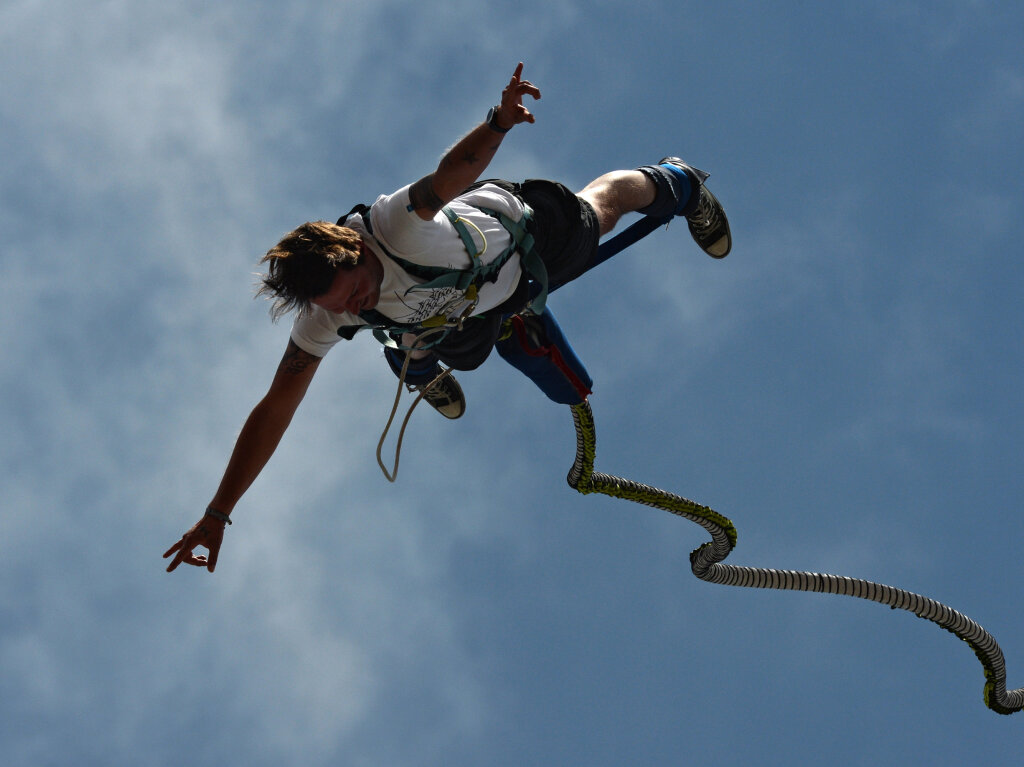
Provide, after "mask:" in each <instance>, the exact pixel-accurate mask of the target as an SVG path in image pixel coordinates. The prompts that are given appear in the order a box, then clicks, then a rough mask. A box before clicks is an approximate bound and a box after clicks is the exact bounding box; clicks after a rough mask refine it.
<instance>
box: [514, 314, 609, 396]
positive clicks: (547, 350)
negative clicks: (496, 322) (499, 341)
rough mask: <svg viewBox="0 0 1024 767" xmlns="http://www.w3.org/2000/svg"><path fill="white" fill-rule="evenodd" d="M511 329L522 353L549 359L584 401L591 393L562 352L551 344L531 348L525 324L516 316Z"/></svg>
mask: <svg viewBox="0 0 1024 767" xmlns="http://www.w3.org/2000/svg"><path fill="white" fill-rule="evenodd" d="M512 327H513V328H515V331H516V338H517V339H518V341H519V345H520V346H521V347H523V351H524V352H526V353H527V354H528V355H530V356H531V357H548V358H550V360H551V361H552V362H553V363H554V365H555V367H556V368H558V369H559V370H560V371H561V372H562V375H564V376H565V377H566V378H567V379H568V381H569V383H570V384H571V385H572V388H573V389H575V390H576V393H577V394H579V395H580V398H581V399H586V398H587V397H589V396H590V395H591V394H592V393H593V392H591V390H590V389H588V388H587V385H586V384H585V383H583V381H581V380H580V377H579V376H578V375H576V372H575V371H574V370H573V369H572V368H571V367H569V366H568V365H567V364H566V362H565V359H564V358H563V357H562V352H560V351H559V349H558V347H557V346H555V345H554V344H551V343H549V344H546V345H543V346H533V344H532V343H531V342H530V338H529V336H527V334H526V323H525V322H524V321H523V318H522V317H520V316H519V315H518V314H513V315H512Z"/></svg>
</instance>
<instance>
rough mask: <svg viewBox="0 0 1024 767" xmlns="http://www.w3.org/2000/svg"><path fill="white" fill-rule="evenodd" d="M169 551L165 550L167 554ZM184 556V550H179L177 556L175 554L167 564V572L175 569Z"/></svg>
mask: <svg viewBox="0 0 1024 767" xmlns="http://www.w3.org/2000/svg"><path fill="white" fill-rule="evenodd" d="M170 553H171V552H169V551H168V552H167V554H170ZM167 554H164V556H165V557H166V556H167ZM184 557H185V551H184V550H182V551H179V552H178V556H176V557H175V558H174V559H172V560H171V563H170V564H169V565H167V572H169V573H170V572H173V571H174V570H175V569H177V567H178V565H180V564H181V560H182V559H184Z"/></svg>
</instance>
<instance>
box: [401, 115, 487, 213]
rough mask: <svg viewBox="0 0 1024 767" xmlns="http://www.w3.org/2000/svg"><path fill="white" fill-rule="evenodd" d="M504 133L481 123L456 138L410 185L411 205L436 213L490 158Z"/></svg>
mask: <svg viewBox="0 0 1024 767" xmlns="http://www.w3.org/2000/svg"><path fill="white" fill-rule="evenodd" d="M504 136H505V134H503V133H498V132H497V131H495V130H492V129H491V128H490V127H489V126H488V125H487V124H486V123H481V124H480V125H478V126H477V127H476V128H474V129H473V130H472V131H470V132H469V133H467V134H466V135H465V136H463V137H462V138H461V139H459V141H458V143H456V144H455V146H453V147H452V148H451V149H449V150H448V151H447V152H445V153H444V156H443V157H442V158H441V162H440V163H439V164H438V166H437V170H436V171H435V172H434V173H433V174H431V175H430V176H426V177H425V178H422V179H420V180H419V181H417V182H416V183H415V184H413V185H412V187H411V188H410V190H409V198H410V202H411V203H412V205H413V208H414V209H416V210H427V211H432V212H434V213H436V212H437V211H438V210H440V209H441V208H442V207H443V206H444V205H446V204H447V203H448V202H450V201H451V200H454V199H455V198H456V197H458V196H459V195H460V194H462V192H463V191H465V189H466V187H468V186H469V185H470V184H472V183H473V182H475V181H476V180H477V179H479V178H480V175H481V174H482V173H483V172H484V170H485V169H486V168H487V166H488V165H489V164H490V162H491V160H492V159H494V155H495V154H496V153H497V151H498V148H499V147H500V146H501V140H502V139H503V138H504Z"/></svg>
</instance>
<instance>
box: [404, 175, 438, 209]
mask: <svg viewBox="0 0 1024 767" xmlns="http://www.w3.org/2000/svg"><path fill="white" fill-rule="evenodd" d="M433 181H434V178H433V175H430V176H424V177H423V178H421V179H420V180H419V181H417V182H416V183H415V184H413V185H412V186H411V187H409V202H410V203H411V204H412V207H413V210H421V209H424V208H425V209H427V210H432V211H434V212H435V213H436V212H437V211H439V210H441V208H443V207H444V201H443V200H442V199H441V198H440V197H438V196H437V192H435V191H434V185H433Z"/></svg>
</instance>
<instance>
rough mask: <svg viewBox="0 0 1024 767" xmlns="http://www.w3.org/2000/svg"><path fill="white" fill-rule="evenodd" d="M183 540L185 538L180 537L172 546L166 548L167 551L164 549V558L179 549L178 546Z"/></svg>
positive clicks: (179, 546)
mask: <svg viewBox="0 0 1024 767" xmlns="http://www.w3.org/2000/svg"><path fill="white" fill-rule="evenodd" d="M184 542H185V539H184V538H182V539H181V540H180V541H178V542H177V543H176V544H174V545H173V546H171V548H169V549H167V551H166V552H164V559H167V557H169V556H171V554H173V553H174V552H175V551H177V550H178V549H180V548H181V544H183V543H184Z"/></svg>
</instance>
